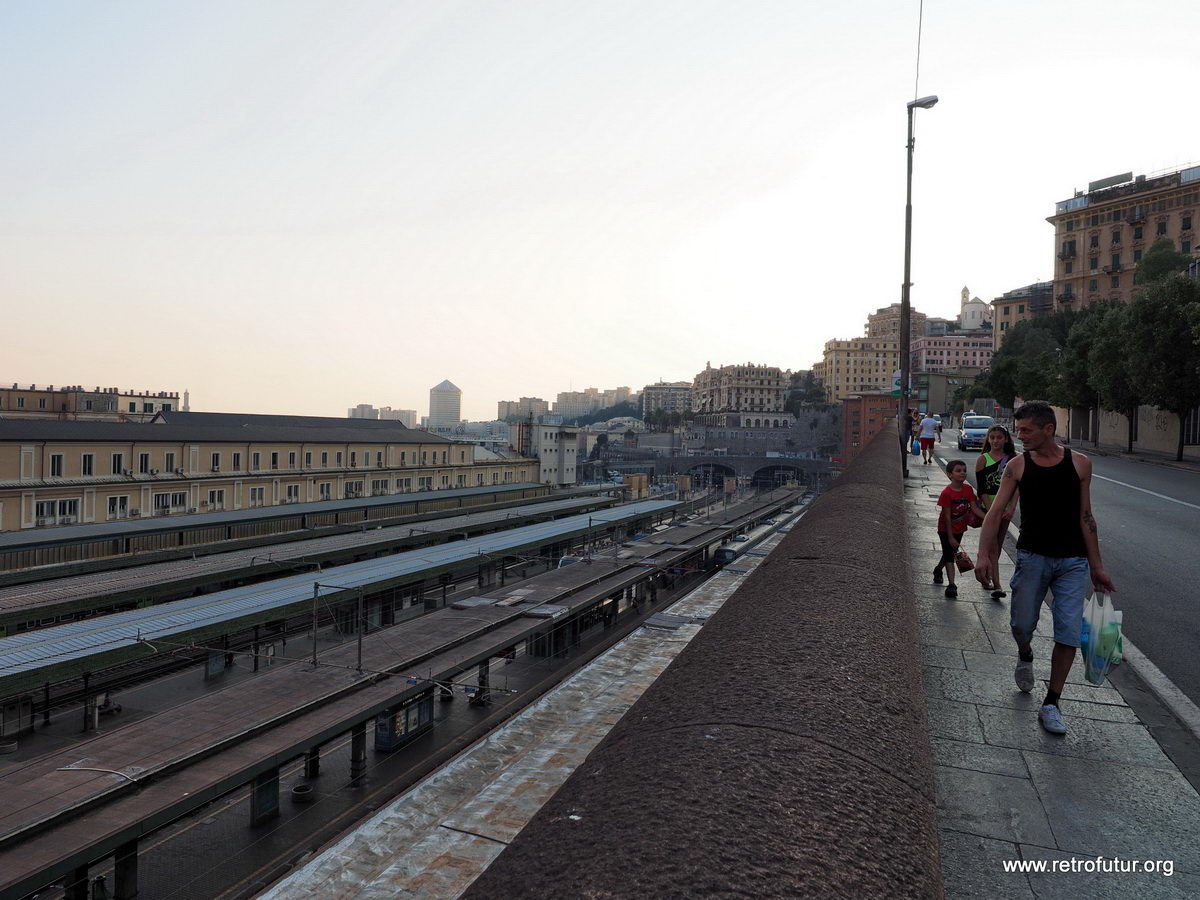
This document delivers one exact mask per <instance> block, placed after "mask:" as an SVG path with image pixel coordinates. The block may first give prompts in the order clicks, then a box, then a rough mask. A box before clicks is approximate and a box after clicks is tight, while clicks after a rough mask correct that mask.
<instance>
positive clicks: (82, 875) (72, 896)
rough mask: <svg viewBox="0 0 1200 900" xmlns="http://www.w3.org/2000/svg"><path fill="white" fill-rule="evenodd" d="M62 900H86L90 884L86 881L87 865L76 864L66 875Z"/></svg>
mask: <svg viewBox="0 0 1200 900" xmlns="http://www.w3.org/2000/svg"><path fill="white" fill-rule="evenodd" d="M65 887H66V890H65V891H64V893H63V900H88V894H89V893H90V890H89V889H90V888H91V885H90V884H89V882H88V867H87V866H76V867H75V868H74V869H73V870H72V871H71V874H70V875H69V876H68V877H67V881H66V884H65Z"/></svg>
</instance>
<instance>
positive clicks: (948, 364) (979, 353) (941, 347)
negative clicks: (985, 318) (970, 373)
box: [909, 331, 992, 373]
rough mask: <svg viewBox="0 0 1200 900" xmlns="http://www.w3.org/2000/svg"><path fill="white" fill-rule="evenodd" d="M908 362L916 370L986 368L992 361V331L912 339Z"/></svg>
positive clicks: (939, 370)
mask: <svg viewBox="0 0 1200 900" xmlns="http://www.w3.org/2000/svg"><path fill="white" fill-rule="evenodd" d="M909 352H910V354H911V356H910V362H911V367H912V371H913V372H914V373H915V372H949V371H958V370H960V369H975V370H979V369H986V368H987V367H988V366H990V365H991V364H992V332H991V331H954V332H950V333H948V334H943V335H941V336H939V337H919V338H915V339H914V340H913V342H912V345H911V349H910V351H909Z"/></svg>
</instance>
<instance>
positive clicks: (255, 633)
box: [254, 625, 259, 672]
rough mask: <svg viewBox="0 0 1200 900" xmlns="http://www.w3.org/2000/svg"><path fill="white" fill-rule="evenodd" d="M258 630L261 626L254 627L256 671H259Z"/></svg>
mask: <svg viewBox="0 0 1200 900" xmlns="http://www.w3.org/2000/svg"><path fill="white" fill-rule="evenodd" d="M258 629H259V626H258V625H255V626H254V671H255V672H257V671H258Z"/></svg>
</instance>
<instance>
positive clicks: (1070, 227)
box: [1067, 219, 1075, 231]
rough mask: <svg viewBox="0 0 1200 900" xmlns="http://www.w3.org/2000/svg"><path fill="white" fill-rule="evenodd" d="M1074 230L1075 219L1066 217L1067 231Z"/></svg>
mask: <svg viewBox="0 0 1200 900" xmlns="http://www.w3.org/2000/svg"><path fill="white" fill-rule="evenodd" d="M1074 230H1075V220H1074V219H1067V231H1074Z"/></svg>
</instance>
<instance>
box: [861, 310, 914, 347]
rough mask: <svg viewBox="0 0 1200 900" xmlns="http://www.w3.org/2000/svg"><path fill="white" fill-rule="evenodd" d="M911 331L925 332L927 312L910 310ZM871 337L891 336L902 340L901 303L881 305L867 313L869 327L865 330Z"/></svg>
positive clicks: (893, 338)
mask: <svg viewBox="0 0 1200 900" xmlns="http://www.w3.org/2000/svg"><path fill="white" fill-rule="evenodd" d="M909 321H910V325H909V333H910V334H913V335H917V334H924V333H925V313H923V312H917V311H916V310H915V309H914V310H911V311H910V320H909ZM863 333H864V334H865V335H866V336H867V337H869V338H891V339H892V340H897V341H898V340H900V304H899V303H893V304H891V305H890V306H884V307H881V308H879V309H877V310H875V312H873V313H869V314H868V315H867V327H866V330H865V331H864V332H863Z"/></svg>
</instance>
